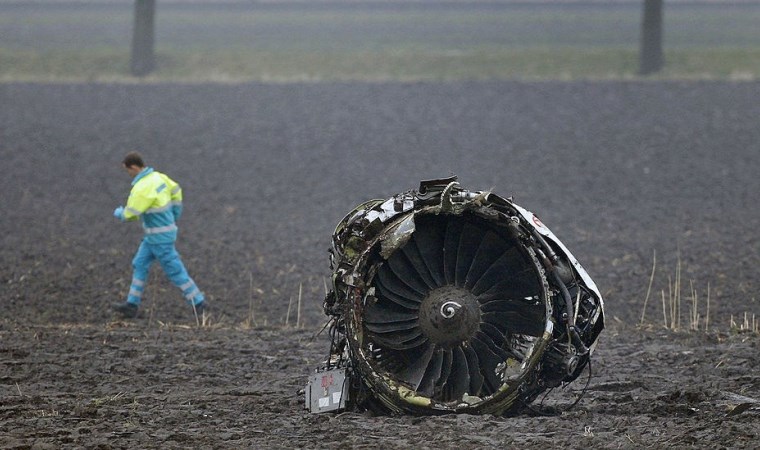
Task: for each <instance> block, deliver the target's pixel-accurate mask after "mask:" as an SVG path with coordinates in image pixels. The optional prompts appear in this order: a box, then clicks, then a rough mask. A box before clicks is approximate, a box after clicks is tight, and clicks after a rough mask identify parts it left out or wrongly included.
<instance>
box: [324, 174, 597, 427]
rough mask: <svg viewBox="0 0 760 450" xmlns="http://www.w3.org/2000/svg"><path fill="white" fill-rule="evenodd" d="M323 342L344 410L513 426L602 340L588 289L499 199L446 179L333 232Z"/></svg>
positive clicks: (553, 247)
mask: <svg viewBox="0 0 760 450" xmlns="http://www.w3.org/2000/svg"><path fill="white" fill-rule="evenodd" d="M330 254H331V260H330V262H331V268H332V270H333V276H332V283H333V288H332V290H331V292H330V293H329V294H328V295H327V297H326V299H325V304H324V309H325V313H326V314H327V315H328V316H330V318H331V322H330V324H331V331H332V336H333V341H332V344H331V348H330V357H329V359H328V362H327V363H326V364H325V367H324V368H322V370H334V369H341V370H345V373H346V377H347V379H348V382H347V383H346V385H347V386H348V389H349V393H350V395H349V396H348V397H349V398H350V402H349V404H348V406H351V407H370V408H373V409H376V410H383V411H391V412H405V413H411V414H440V413H491V414H514V413H518V412H519V411H520V410H522V409H523V408H524V407H525V406H527V405H528V404H529V403H530V402H531V401H533V400H534V399H535V398H536V396H538V395H539V394H540V393H541V392H543V391H545V390H546V389H548V388H551V387H554V386H559V385H561V384H563V383H569V382H571V381H573V380H575V379H576V378H577V377H578V376H579V375H580V373H581V372H582V371H583V369H584V368H585V367H586V366H587V364H588V362H589V360H590V357H591V355H592V353H593V351H594V348H595V345H596V341H597V338H598V336H599V334H600V333H601V331H602V329H603V328H604V311H603V307H604V305H603V301H602V297H601V295H600V293H599V290H598V289H597V287H596V285H595V284H594V282H593V281H592V280H591V278H590V276H589V275H588V273H586V271H585V270H584V269H583V267H582V266H581V265H580V264H579V263H578V261H577V260H576V259H575V257H574V256H573V255H572V254H571V253H570V251H569V250H568V249H567V248H566V247H565V246H564V245H563V244H562V242H561V241H560V240H559V239H558V238H557V237H556V236H555V235H554V234H553V233H552V232H551V231H550V230H549V229H548V228H547V227H546V226H545V225H544V224H543V223H542V222H541V221H540V220H539V219H538V217H536V216H535V215H534V214H533V213H531V212H530V211H527V210H525V209H523V208H521V207H520V206H518V205H516V204H514V203H513V202H512V200H511V199H506V198H502V197H499V196H497V195H495V194H493V193H491V192H487V191H469V190H466V189H464V188H462V187H461V186H460V185H459V183H458V182H457V180H456V177H450V178H445V179H440V180H428V181H422V182H421V183H420V187H419V189H418V190H417V191H408V192H404V193H400V194H397V195H395V196H393V197H391V198H389V199H387V200H371V201H369V202H365V203H363V204H362V205H359V206H358V207H357V208H355V209H354V210H353V211H351V212H350V213H349V214H347V215H346V217H345V218H344V219H343V220H342V221H341V222H340V223H339V224H338V226H337V227H336V230H335V234H334V235H333V247H332V249H331V252H330Z"/></svg>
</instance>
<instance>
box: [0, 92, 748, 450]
mask: <svg viewBox="0 0 760 450" xmlns="http://www.w3.org/2000/svg"><path fill="white" fill-rule="evenodd" d="M0 105H2V107H0V160H2V161H3V166H4V171H5V174H4V176H3V177H2V178H0V192H2V195H1V196H0V211H2V215H0V242H1V243H2V245H1V246H0V447H1V448H14V449H15V448H19V449H21V448H40V449H42V448H51V449H53V448H56V449H57V448H103V449H107V448H378V449H379V448H383V449H385V448H399V449H400V448H421V449H425V448H436V449H440V448H495V447H507V448H509V447H518V446H519V447H524V448H556V447H573V448H577V447H590V448H634V447H653V448H663V447H669V448H684V447H694V448H710V449H714V448H757V446H758V442H760V374H759V373H758V368H759V367H760V362H758V348H759V347H760V337H759V336H758V333H756V332H752V331H742V330H740V328H742V327H743V326H744V325H745V322H746V325H748V326H749V327H750V328H751V327H752V326H753V324H752V323H753V321H755V320H756V319H755V318H754V317H755V315H756V314H758V315H760V307H758V303H757V297H758V295H757V291H758V287H760V286H759V284H760V272H759V271H760V269H758V268H759V267H760V235H759V234H758V233H757V231H756V230H757V229H758V227H759V226H760V210H758V208H757V197H758V195H759V194H760V177H758V174H760V158H758V155H759V154H760V127H758V122H757V120H758V117H760V83H757V82H742V83H724V82H567V83H565V82H537V83H523V82H479V83H468V82H459V83H378V84H367V83H319V84H256V83H251V84H240V85H212V84H208V85H206V84H198V85H173V84H160V85H139V84H136V85H110V84H59V85H40V84H13V83H5V84H0ZM133 149H138V150H141V151H142V152H143V153H144V154H145V156H146V159H147V160H148V163H149V164H150V165H153V166H155V167H156V168H157V169H158V170H161V171H164V172H167V173H169V174H170V175H171V176H172V177H173V178H175V179H176V180H177V181H179V182H180V183H181V184H182V186H183V188H184V192H185V214H184V216H183V218H182V221H181V222H180V240H179V241H178V244H177V247H178V249H179V250H180V252H181V254H182V255H183V259H184V261H185V264H186V265H187V267H188V269H189V271H190V273H191V275H192V276H193V277H194V278H195V279H196V281H197V282H198V284H199V286H200V287H201V289H203V290H204V291H205V292H206V294H207V296H208V298H209V302H210V304H211V305H212V308H213V310H212V317H211V322H210V324H209V325H207V326H198V324H197V323H196V322H195V319H194V317H193V315H192V312H191V310H190V308H189V306H187V305H185V304H184V303H183V301H182V299H181V296H180V294H179V292H178V291H177V290H176V289H175V288H174V287H173V286H172V285H171V284H170V283H168V282H167V281H166V280H165V279H164V277H163V275H162V273H161V272H160V270H159V269H158V268H154V270H153V272H152V275H151V280H150V284H149V287H148V290H147V298H146V300H145V303H144V305H143V308H142V316H141V317H140V318H138V319H136V320H131V321H124V320H119V319H118V318H117V317H115V316H114V315H113V313H112V312H111V310H110V305H111V304H113V303H116V302H119V301H122V300H123V298H124V296H125V295H126V291H127V289H128V283H129V280H130V277H131V273H130V260H131V257H132V254H133V252H134V251H135V250H136V249H137V245H138V242H139V240H140V233H141V231H140V229H139V228H140V227H139V226H137V225H135V224H121V223H118V222H116V221H115V220H114V219H113V218H112V217H111V212H112V211H113V208H114V207H116V206H118V205H120V204H122V203H124V201H125V199H126V195H127V192H128V190H129V181H130V180H129V176H128V175H127V174H126V173H124V172H123V171H121V169H120V167H119V161H120V160H121V158H122V157H123V155H124V154H125V153H126V152H127V151H130V150H133ZM451 173H455V174H457V175H458V176H459V179H460V182H461V183H462V185H463V186H464V187H466V188H468V189H493V191H494V192H496V193H498V194H500V195H503V196H509V195H513V196H514V197H515V201H516V202H517V203H518V204H520V205H521V206H523V207H525V208H528V209H530V210H532V211H534V212H536V213H537V214H538V215H540V216H541V219H542V221H543V222H544V223H546V224H547V225H548V226H549V227H550V228H551V229H552V230H553V231H554V232H555V234H557V235H558V236H559V237H560V238H561V239H562V240H563V242H564V243H565V244H566V245H567V247H568V248H570V250H571V251H572V252H573V253H574V254H575V256H576V257H577V258H578V259H579V260H580V261H581V263H582V264H583V265H584V266H585V267H586V268H587V269H588V271H589V273H590V274H591V276H592V277H593V278H594V280H595V281H596V283H597V285H598V286H599V287H600V290H601V291H602V294H603V295H604V296H605V302H606V312H607V319H608V320H607V329H606V330H605V331H604V332H603V334H602V336H601V339H600V342H599V345H598V348H597V351H596V353H595V354H594V357H593V359H592V364H591V368H592V374H591V377H590V378H589V377H588V376H587V375H586V374H584V375H582V376H581V377H580V378H579V379H578V380H577V381H576V382H574V383H573V384H571V385H569V386H567V387H565V388H563V389H557V390H555V391H554V392H551V393H549V395H548V396H546V398H544V399H542V398H539V399H538V400H537V402H536V403H535V405H536V406H539V405H542V406H544V407H547V409H549V407H551V408H552V409H553V410H561V411H563V412H562V413H561V414H559V415H555V416H537V415H533V414H525V415H522V416H519V417H513V418H502V417H493V416H470V415H451V416H439V417H411V416H372V415H370V414H367V413H361V412H343V413H340V414H321V415H312V414H310V413H308V412H307V411H306V410H305V408H304V399H303V396H302V394H301V393H300V391H301V390H302V389H303V387H304V385H305V383H306V380H307V378H308V375H309V374H310V373H311V371H312V370H313V369H314V368H315V367H316V366H317V365H319V363H320V362H321V361H322V360H323V359H324V358H325V356H326V355H327V350H328V348H327V345H328V343H327V337H326V336H324V335H323V334H319V330H320V328H321V326H322V325H323V324H324V321H325V317H324V316H323V315H322V313H321V302H322V297H323V295H324V284H325V279H326V278H327V277H329V267H328V258H327V248H328V247H329V245H330V236H331V234H332V231H333V228H334V226H335V224H336V223H337V222H338V221H339V220H340V219H341V218H342V217H343V215H344V214H345V213H347V212H348V211H350V210H351V209H352V208H353V207H354V206H355V205H356V204H358V203H360V202H362V201H364V200H368V199H370V198H386V197H389V196H391V195H392V194H395V193H397V192H401V191H405V190H408V189H412V188H415V187H416V186H417V184H418V182H419V180H421V179H427V178H435V177H441V176H448V175H449V174H451ZM654 255H656V263H655V264H654V267H655V271H654V278H653V281H652V288H651V295H650V297H649V299H648V302H647V307H646V309H645V308H644V299H645V298H646V294H647V291H648V287H649V280H650V274H651V273H652V268H653V256H654ZM676 279H680V280H681V287H682V288H681V291H682V302H681V308H682V309H681V315H680V317H681V328H682V330H681V331H672V330H667V329H665V327H664V326H663V307H662V302H663V300H662V299H663V298H666V299H669V298H670V297H671V296H673V292H674V289H673V285H674V282H675V280H676ZM669 280H670V282H669ZM669 292H670V293H669ZM708 293H709V298H710V303H709V305H710V306H709V309H708V306H707V298H708ZM695 296H696V298H697V301H696V310H694V306H693V305H694V302H693V298H694V297H695ZM299 299H300V301H299ZM666 303H667V302H666ZM666 309H667V308H666ZM692 312H696V313H698V314H699V320H698V322H699V326H700V330H699V331H692V332H689V331H686V330H684V329H685V328H688V324H689V322H690V321H691V319H690V318H691V316H690V313H692ZM642 313H643V314H644V315H645V317H644V322H645V325H644V326H643V327H642V326H638V324H639V322H640V320H641V317H642ZM666 314H667V312H666ZM708 315H709V323H708V324H707V328H708V330H707V331H705V330H704V327H705V320H706V319H707V316H708ZM745 318H746V319H745ZM757 322H760V319H758V320H757V321H756V322H755V323H756V324H757ZM755 326H756V325H755ZM587 383H588V387H587V388H586V384H587ZM584 388H585V393H584V396H583V398H582V400H581V401H580V402H579V403H578V404H577V406H575V407H574V408H573V409H570V410H569V411H566V409H567V408H568V407H569V406H570V404H572V403H573V402H574V401H575V400H576V398H577V396H578V395H580V394H581V393H583V391H584Z"/></svg>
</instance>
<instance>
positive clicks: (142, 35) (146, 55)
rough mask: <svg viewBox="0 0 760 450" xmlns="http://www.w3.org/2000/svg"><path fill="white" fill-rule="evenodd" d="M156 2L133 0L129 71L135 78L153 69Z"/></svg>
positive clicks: (152, 0)
mask: <svg viewBox="0 0 760 450" xmlns="http://www.w3.org/2000/svg"><path fill="white" fill-rule="evenodd" d="M155 13H156V0H135V25H134V29H133V31H132V61H131V63H130V71H131V72H132V75H134V76H137V77H142V76H145V75H147V74H149V73H151V72H152V71H153V69H154V68H155V57H154V54H153V40H154V39H153V36H154V18H155Z"/></svg>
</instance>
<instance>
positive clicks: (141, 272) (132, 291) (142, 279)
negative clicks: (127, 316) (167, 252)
mask: <svg viewBox="0 0 760 450" xmlns="http://www.w3.org/2000/svg"><path fill="white" fill-rule="evenodd" d="M155 259H156V257H155V256H154V255H153V252H152V251H151V248H150V245H149V244H146V243H145V241H142V242H141V243H140V247H139V248H138V249H137V253H135V257H134V258H133V259H132V284H131V285H130V286H129V294H128V295H127V303H131V304H133V305H136V306H138V305H140V302H141V301H142V297H143V291H145V283H147V281H148V273H149V272H150V265H151V264H153V261H155Z"/></svg>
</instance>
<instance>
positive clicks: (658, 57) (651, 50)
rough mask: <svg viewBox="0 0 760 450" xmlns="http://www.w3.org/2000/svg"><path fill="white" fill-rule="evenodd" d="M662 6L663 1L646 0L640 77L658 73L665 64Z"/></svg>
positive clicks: (643, 17) (642, 26) (642, 29)
mask: <svg viewBox="0 0 760 450" xmlns="http://www.w3.org/2000/svg"><path fill="white" fill-rule="evenodd" d="M662 4H663V0H644V12H643V14H642V20H641V49H640V51H639V74H640V75H649V74H651V73H654V72H658V71H660V69H662V66H663V65H664V64H665V62H664V59H663V57H662Z"/></svg>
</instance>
